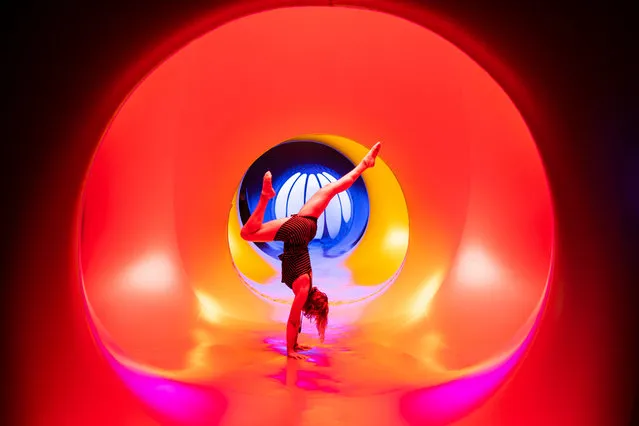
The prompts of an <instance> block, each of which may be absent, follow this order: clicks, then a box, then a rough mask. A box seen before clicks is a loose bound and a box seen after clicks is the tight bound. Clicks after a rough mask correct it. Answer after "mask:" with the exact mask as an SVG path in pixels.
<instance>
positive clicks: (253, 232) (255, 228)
mask: <svg viewBox="0 0 639 426" xmlns="http://www.w3.org/2000/svg"><path fill="white" fill-rule="evenodd" d="M274 196H275V191H274V190H273V184H272V176H271V172H266V174H264V180H263V181H262V194H261V195H260V200H259V201H258V203H257V207H256V208H255V211H254V212H253V213H252V214H251V217H249V219H248V220H247V221H246V223H245V224H244V226H243V227H242V230H241V231H240V236H241V237H242V238H243V239H245V240H246V241H259V242H266V241H273V239H275V235H276V234H277V231H278V230H279V229H280V227H281V226H282V224H284V222H286V220H287V218H283V219H276V220H271V221H268V222H266V223H263V222H264V212H265V211H266V206H267V205H268V202H269V201H270V200H271V198H273V197H274Z"/></svg>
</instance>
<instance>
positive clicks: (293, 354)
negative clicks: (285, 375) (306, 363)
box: [286, 351, 306, 359]
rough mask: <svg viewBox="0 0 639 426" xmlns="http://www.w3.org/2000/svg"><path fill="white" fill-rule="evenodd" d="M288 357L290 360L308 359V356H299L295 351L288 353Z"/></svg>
mask: <svg viewBox="0 0 639 426" xmlns="http://www.w3.org/2000/svg"><path fill="white" fill-rule="evenodd" d="M286 356H288V357H289V358H292V359H306V355H302V354H298V353H297V352H295V351H288V352H287V353H286Z"/></svg>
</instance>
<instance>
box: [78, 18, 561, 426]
mask: <svg viewBox="0 0 639 426" xmlns="http://www.w3.org/2000/svg"><path fill="white" fill-rule="evenodd" d="M327 28H330V31H327ZM309 131H310V132H314V135H312V137H310V136H308V137H307V136H304V137H296V138H294V140H293V141H290V140H289V139H287V138H289V137H290V136H291V135H303V134H304V132H309ZM331 135H344V136H345V137H336V136H331ZM347 138H352V140H351V139H347ZM377 139H381V140H382V141H384V146H383V149H382V153H381V156H380V166H379V167H377V166H376V168H375V169H374V171H372V173H371V174H370V175H368V176H366V177H365V178H364V182H363V186H361V188H360V190H359V192H357V193H356V194H347V196H348V198H346V199H344V200H350V203H351V208H352V209H351V220H352V221H353V222H352V223H351V222H350V221H346V220H345V217H346V215H347V214H346V213H345V210H344V207H343V205H347V204H348V202H349V201H344V203H343V204H340V214H341V217H342V219H341V221H340V222H339V223H340V226H339V230H338V231H337V233H335V232H334V233H333V234H331V231H330V229H333V231H335V229H337V225H336V222H334V221H333V219H331V220H330V221H329V220H328V216H326V217H325V231H326V232H323V233H322V235H321V237H320V239H319V240H320V241H318V242H317V244H315V245H316V246H317V247H318V250H319V252H320V256H321V257H320V258H319V259H322V258H325V259H340V256H343V255H345V254H346V253H348V259H347V260H344V262H345V264H346V266H347V270H348V271H349V272H350V273H351V274H352V277H351V278H352V280H351V283H350V284H348V283H345V282H344V281H338V282H333V283H332V284H333V285H336V287H333V288H331V289H332V290H333V289H334V290H335V293H334V294H329V298H330V299H331V300H333V301H336V302H337V301H340V300H341V301H346V302H347V303H343V304H342V305H340V306H341V308H342V311H341V312H340V311H339V309H332V310H331V315H332V317H331V318H330V319H329V324H330V327H332V328H329V332H328V333H329V336H328V340H327V345H326V346H321V347H318V348H316V349H314V350H313V351H312V352H311V353H310V355H311V356H310V358H309V360H308V361H309V362H307V363H305V364H302V365H299V366H298V367H296V369H295V370H294V371H293V370H291V369H290V367H289V368H287V367H285V366H283V365H282V364H278V363H277V362H275V361H274V359H280V358H274V357H275V356H276V355H281V354H282V352H283V351H284V350H285V344H284V324H283V320H284V319H285V318H286V315H287V305H286V304H285V303H282V302H283V301H282V300H275V299H278V297H276V296H277V294H275V295H273V294H270V295H269V294H268V292H265V291H260V292H256V291H255V289H260V290H263V289H264V284H263V283H265V282H268V280H272V279H275V280H277V275H276V274H277V270H276V266H277V264H276V263H272V262H271V260H273V254H274V253H272V250H270V249H269V248H268V247H267V246H265V247H261V248H260V247H253V246H248V248H247V245H244V246H242V244H243V243H242V242H241V241H240V240H239V239H238V233H237V230H239V226H240V224H241V223H242V211H241V209H242V206H241V205H240V203H239V201H241V195H242V193H243V189H242V188H245V189H247V190H248V195H247V198H246V199H245V201H246V202H247V203H248V208H249V210H250V208H251V196H252V195H251V194H252V191H254V190H253V189H251V188H253V187H254V186H255V183H254V182H253V180H255V179H257V178H255V177H253V171H254V172H255V174H256V176H259V174H260V173H262V172H263V170H258V169H259V168H260V167H262V166H261V165H258V166H256V164H258V163H259V161H261V158H262V156H263V155H264V153H268V152H270V150H271V149H273V150H275V149H277V150H278V151H279V150H281V149H285V147H286V145H291V146H293V145H295V144H299V143H307V142H310V143H312V144H315V145H318V146H317V147H316V148H317V149H318V150H319V149H320V148H319V146H324V147H327V146H328V147H331V148H332V151H331V152H332V154H331V155H332V157H331V155H329V157H330V158H334V159H335V164H333V163H331V162H329V163H330V164H324V163H322V165H321V166H313V167H320V168H316V169H313V170H311V169H307V167H310V166H308V163H307V162H306V161H298V159H297V158H291V157H293V155H292V154H286V153H284V154H281V160H280V161H283V162H286V164H287V165H286V166H282V174H281V176H280V177H281V178H282V179H286V180H282V181H281V182H279V181H278V182H277V185H281V186H282V187H284V185H286V184H287V183H289V182H291V181H289V180H288V179H290V178H292V176H295V173H298V172H299V173H300V176H298V177H297V178H295V179H296V180H295V182H294V183H293V184H292V186H291V190H290V191H286V190H284V191H282V188H281V187H280V188H279V189H280V193H281V194H282V197H284V198H282V200H285V201H286V206H287V207H286V210H285V211H286V214H288V213H289V209H288V203H290V200H291V192H292V191H293V188H294V187H295V185H296V183H297V182H298V181H300V182H303V184H304V186H305V188H307V187H308V186H309V182H316V181H317V185H321V180H320V178H319V177H317V176H318V174H319V175H323V173H328V174H329V175H330V176H333V177H335V178H337V176H335V175H338V174H340V173H342V169H340V167H341V166H339V167H338V165H337V163H339V162H340V161H341V160H338V158H342V157H340V155H341V156H343V157H345V158H346V159H347V160H348V161H349V162H350V163H351V164H355V163H356V162H357V161H359V160H360V159H361V158H362V156H363V155H364V153H365V152H366V147H365V146H370V145H371V144H372V142H374V141H376V140H377ZM283 140H285V141H288V142H289V144H283V145H276V146H275V147H273V145H274V144H276V143H277V142H278V141H283ZM354 141H358V142H354ZM338 145H339V146H338ZM278 147H279V148H278ZM282 152H283V151H282ZM338 154H339V155H338ZM315 156H317V158H319V157H321V154H320V153H319V151H317V152H316V153H314V154H313V157H315ZM267 157H268V156H267ZM277 157H278V158H280V155H278V156H277ZM256 158H258V159H260V160H258V161H257V162H255V161H254V160H255V159H256ZM265 158H266V157H265ZM271 161H275V160H273V159H270V158H269V159H268V162H269V166H268V167H276V165H272V164H271ZM327 161H328V160H327ZM331 161H332V160H331ZM249 164H253V166H256V167H255V168H254V167H253V166H251V167H250V168H249V169H248V171H247V165H249ZM296 167H299V168H303V169H304V170H297V171H295V168H296ZM321 167H326V169H323V168H321ZM344 167H346V163H344ZM391 168H392V172H391ZM253 169H254V170H253ZM329 172H335V175H333V174H331V173H329ZM287 173H289V174H287ZM290 173H293V174H290ZM302 174H306V180H305V181H301V180H299V179H300V177H301V176H302ZM311 174H312V175H313V176H315V179H316V181H315V180H312V179H311V178H310V177H309V176H311ZM241 176H245V178H244V180H242V181H241V182H238V177H241ZM323 176H324V177H326V179H329V178H328V176H326V175H323ZM278 178H279V177H278ZM367 179H368V180H370V181H372V182H367ZM252 182H253V183H252ZM398 182H401V188H400V187H399V183H398ZM238 184H239V185H238ZM300 185H302V184H300ZM311 185H315V183H311ZM317 185H316V186H317ZM238 192H239V193H238ZM304 194H306V192H305V193H304ZM293 198H294V199H295V197H293ZM229 200H235V202H231V203H229ZM338 201H339V199H338ZM283 202H284V201H281V202H280V203H283ZM294 202H295V201H294ZM298 202H299V198H298ZM275 204H276V205H275V206H274V210H273V211H272V214H273V215H274V217H277V214H278V211H277V200H275ZM293 210H294V209H293ZM327 215H328V213H327ZM81 217H82V232H81V244H80V258H81V267H82V279H83V285H84V291H85V294H86V301H87V305H88V307H89V310H88V312H89V320H90V323H91V324H92V326H93V327H94V330H95V334H96V337H97V339H96V340H97V341H98V343H99V345H100V347H101V348H102V349H103V353H104V355H105V356H106V357H107V359H109V360H110V361H111V362H112V365H113V366H114V369H115V371H116V372H117V373H118V374H119V375H120V377H122V378H123V380H125V381H126V382H127V384H128V385H129V386H131V388H132V389H134V390H135V391H136V392H138V394H139V395H140V397H141V398H142V399H143V400H144V401H145V402H146V403H148V404H149V405H150V406H152V407H153V408H154V409H155V410H156V411H157V412H158V413H159V415H161V416H164V417H168V418H170V420H171V421H198V419H200V420H201V418H213V417H212V416H214V415H217V416H226V418H227V419H228V421H229V422H232V421H233V419H236V420H237V419H239V418H240V417H241V415H240V414H239V412H238V409H236V408H234V407H245V406H246V404H251V405H252V404H262V405H265V407H264V410H262V411H260V419H261V420H263V421H264V422H265V423H273V422H275V421H278V419H280V417H278V416H281V415H282V414H281V413H282V412H285V411H286V409H285V408H284V405H285V404H286V401H284V400H283V399H282V400H280V399H278V398H275V397H274V395H277V393H278V392H280V391H281V389H282V383H293V384H295V385H296V386H297V387H298V388H300V389H301V390H303V391H304V392H319V393H320V394H322V395H325V396H326V395H332V396H333V397H339V396H343V395H349V396H358V397H361V398H365V397H371V396H372V395H379V394H380V393H382V392H388V391H394V392H397V393H399V394H400V397H399V401H400V403H399V404H397V401H398V398H397V394H395V397H394V399H392V401H395V402H394V403H392V402H388V403H389V404H391V405H393V404H394V405H393V407H392V409H391V411H392V413H393V415H396V416H397V417H398V418H403V419H405V420H406V419H407V420H409V421H411V422H435V421H450V420H451V419H454V418H458V417H459V416H462V415H464V414H465V413H467V412H468V411H469V410H470V409H472V408H473V407H475V406H477V404H479V403H480V402H481V401H483V399H484V398H485V397H486V396H487V395H488V394H490V392H492V391H494V390H495V389H496V388H497V387H498V386H499V385H500V383H502V382H503V379H504V377H505V376H506V375H507V374H508V372H509V371H511V369H512V367H513V365H514V364H515V363H516V361H517V360H518V359H520V357H521V356H522V353H523V350H524V349H525V348H526V345H527V344H528V342H529V339H530V336H531V335H532V333H533V331H534V327H535V324H536V321H537V319H538V315H539V313H540V311H541V309H542V308H543V301H544V298H545V295H546V293H547V282H548V273H549V268H550V265H551V261H552V244H553V242H552V235H553V229H552V228H553V214H552V205H551V201H550V194H549V190H548V185H547V181H546V177H545V174H544V170H543V165H542V163H541V160H540V158H539V155H538V153H537V150H536V148H535V144H534V141H533V139H532V136H531V135H530V132H529V130H528V128H527V127H526V124H525V122H524V120H523V119H522V117H521V114H520V113H519V112H518V110H517V108H516V106H515V105H514V104H513V102H512V101H511V100H510V99H509V97H508V96H507V95H506V94H505V93H504V91H503V89H502V88H501V87H500V86H499V85H498V84H497V83H496V82H495V81H494V80H493V79H492V78H491V77H490V75H488V73H486V71H484V70H483V69H482V68H481V67H480V66H479V65H478V64H477V63H475V62H474V61H473V60H471V59H470V58H469V57H468V56H467V55H466V54H464V53H463V52H462V51H460V50H459V49H458V48H457V47H455V46H454V45H452V44H451V43H449V42H448V41H446V40H444V39H442V38H441V37H439V36H437V35H436V34H434V33H432V32H431V31H429V30H427V29H425V28H423V27H420V26H418V25H416V24H413V23H411V22H409V21H405V20H402V19H399V18H397V17H395V16H391V15H388V14H384V13H379V12H373V11H368V10H355V9H348V8H340V7H304V8H285V9H277V10H271V11H267V12H262V13H258V14H254V15H250V16H245V17H242V18H241V19H237V20H235V21H232V22H229V23H227V24H225V25H223V26H221V27H219V28H216V29H215V30H213V31H211V32H209V33H207V34H205V35H203V36H202V37H200V38H198V39H196V40H194V41H192V42H191V43H190V44H188V45H187V46H185V47H184V48H183V49H181V50H179V51H178V52H176V53H175V54H173V55H172V56H171V57H170V58H168V59H167V60H166V61H165V62H163V63H162V64H161V65H160V66H159V67H157V68H156V69H155V70H153V72H152V73H150V74H149V75H148V76H147V77H146V78H145V79H144V81H143V82H142V83H140V85H139V86H137V87H136V89H135V90H134V91H133V92H132V93H131V94H130V96H129V97H128V98H127V99H126V102H124V103H123V105H122V106H121V108H120V109H119V110H118V112H117V114H116V115H115V116H114V118H113V121H112V123H111V125H110V127H109V129H108V131H107V132H106V133H105V135H104V137H103V138H102V140H101V142H100V146H99V149H98V151H97V153H96V155H95V158H94V161H93V164H92V165H91V168H90V172H89V176H88V178H87V181H86V185H85V188H84V192H83V209H82V216H81ZM331 217H335V216H331ZM357 224H359V225H357ZM409 224H410V226H409ZM344 225H345V227H344V228H342V226H344ZM331 227H332V228H331ZM329 228H330V229H329ZM360 228H362V229H360ZM342 229H343V231H342ZM351 231H352V233H351ZM340 233H341V234H340ZM409 243H410V245H409ZM351 246H352V247H351ZM238 253H239V255H238ZM325 253H328V255H326V254H325ZM315 258H317V256H315ZM389 259H390V260H389ZM260 262H261V263H260ZM269 262H271V263H269ZM326 262H330V261H329V260H326ZM320 266H321V261H320V262H319V265H318V267H320ZM269 268H270V269H269ZM328 269H329V272H333V271H332V269H333V268H332V267H331V268H328ZM269 274H271V276H270V277H269ZM320 275H322V274H320ZM247 277H249V278H250V279H251V281H250V282H249V285H245V283H246V281H247V280H246V278H247ZM324 277H328V274H327V275H324ZM380 277H383V278H384V279H383V280H382V281H380ZM318 279H319V278H318ZM243 281H244V282H243ZM382 282H384V283H386V284H384V285H383V286H382V287H381V288H383V289H384V291H383V292H382V291H377V290H379V288H380V283H382ZM390 282H392V285H388V283H390ZM353 283H355V284H356V285H357V286H359V287H361V289H365V290H366V292H365V293H363V294H364V295H369V296H371V295H372V294H375V295H376V297H366V298H365V302H364V303H362V302H361V301H360V303H359V305H358V308H357V309H352V307H353V306H354V305H355V303H354V302H355V301H356V300H359V299H360V298H357V297H346V296H345V294H347V291H346V290H344V289H343V288H340V287H339V285H341V284H343V285H344V288H349V287H350V288H352V286H351V284H353ZM275 284H276V283H271V284H268V285H269V286H272V287H271V288H276V286H275ZM325 285H326V286H329V285H331V283H328V282H327V283H326V284H325ZM376 286H377V287H376ZM329 288H330V287H329ZM361 289H360V290H361ZM286 290H288V289H287V288H286V287H285V286H284V285H283V284H281V287H279V290H278V291H286ZM362 291H363V290H362ZM258 293H259V294H258ZM289 297H290V295H289ZM279 299H281V298H279ZM304 330H308V331H304V333H303V336H302V338H304V339H308V341H310V342H312V343H314V342H315V341H314V339H315V336H314V334H313V333H312V328H311V327H307V326H306V325H305V326H304ZM407 342H410V345H407ZM398 359H401V360H402V362H400V363H398V362H397V360H398ZM291 374H293V375H295V376H296V378H294V379H293V381H292V382H290V380H291V377H290V375H291ZM141 376H144V377H145V379H144V380H141V379H140V377H141ZM167 379H173V382H172V385H171V386H172V388H171V389H172V390H171V392H173V393H174V394H175V393H179V394H180V395H183V396H184V398H173V400H172V402H171V403H170V404H159V403H158V401H159V400H160V399H161V398H162V397H161V393H162V392H164V391H165V390H158V389H159V388H158V386H157V384H158V383H161V382H162V381H163V380H167ZM193 383H199V384H203V383H204V384H207V386H204V387H203V388H202V387H198V388H193V387H192V386H191V385H192V384H193ZM436 385H437V386H436ZM220 390H223V392H222V393H223V394H224V395H225V396H220ZM464 395H465V396H464ZM442 398H443V399H445V400H446V401H447V402H446V404H441V403H440V402H441V400H442ZM388 401H391V399H389V400H388ZM438 401H439V402H438ZM338 405H339V404H337V405H335V407H338ZM339 407H341V408H339V409H338V408H336V409H338V411H339V412H340V413H341V414H340V415H343V416H346V417H349V416H355V414H354V412H352V410H354V408H348V407H343V406H342V405H339ZM376 407H377V408H374V409H373V408H371V409H367V410H366V413H365V414H362V412H361V410H359V412H358V414H357V419H358V422H364V423H366V420H369V421H368V422H367V423H366V424H375V423H378V422H379V418H381V417H380V411H379V410H383V409H385V408H384V407H385V406H382V405H380V404H378V405H377V406H376ZM211 410H213V412H214V413H213V412H212V411H211ZM349 410H351V411H349ZM245 415H248V414H245ZM198 416H200V417H198ZM233 416H240V417H233ZM384 418H385V417H384ZM376 419H377V420H376ZM267 420H268V421H267ZM280 420H281V419H280Z"/></svg>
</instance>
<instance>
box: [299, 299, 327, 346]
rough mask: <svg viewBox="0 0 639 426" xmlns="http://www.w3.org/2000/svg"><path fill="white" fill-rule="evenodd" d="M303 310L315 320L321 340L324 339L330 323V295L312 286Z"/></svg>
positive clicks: (309, 317) (308, 316)
mask: <svg viewBox="0 0 639 426" xmlns="http://www.w3.org/2000/svg"><path fill="white" fill-rule="evenodd" d="M303 312H304V316H305V317H306V318H308V319H310V320H313V321H315V325H316V326H317V332H318V333H319V336H320V340H321V341H324V333H325V331H326V326H327V325H328V296H326V293H323V292H321V291H319V290H318V289H317V287H312V288H311V290H310V291H309V293H308V299H306V303H305V304H304V308H303Z"/></svg>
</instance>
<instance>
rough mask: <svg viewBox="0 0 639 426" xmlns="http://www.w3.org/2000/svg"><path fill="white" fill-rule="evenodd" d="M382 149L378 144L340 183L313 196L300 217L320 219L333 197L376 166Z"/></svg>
mask: <svg viewBox="0 0 639 426" xmlns="http://www.w3.org/2000/svg"><path fill="white" fill-rule="evenodd" d="M381 147H382V144H381V143H380V142H377V143H376V144H375V145H373V148H371V150H370V151H368V154H366V156H365V157H364V159H362V161H360V163H359V164H358V165H357V166H356V167H355V168H354V169H353V170H351V171H350V172H348V173H347V174H346V175H344V176H343V177H342V178H341V179H339V180H338V181H336V182H331V183H329V184H328V185H326V186H324V187H322V188H321V189H320V190H319V191H317V192H316V193H315V194H313V196H312V197H311V199H310V200H308V201H307V202H306V204H304V206H302V209H301V210H300V212H299V214H300V216H313V217H319V216H320V215H321V214H322V212H323V211H324V210H326V207H327V206H328V203H329V202H330V201H331V200H332V199H333V197H335V196H336V195H337V194H339V193H340V192H343V191H346V190H347V189H348V188H350V187H351V186H352V185H353V184H354V183H355V181H356V180H357V179H358V178H359V177H360V176H361V174H362V173H364V171H365V170H366V169H368V168H370V167H373V166H374V165H375V158H377V154H379V150H380V149H381Z"/></svg>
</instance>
